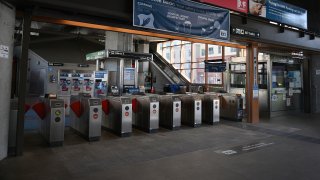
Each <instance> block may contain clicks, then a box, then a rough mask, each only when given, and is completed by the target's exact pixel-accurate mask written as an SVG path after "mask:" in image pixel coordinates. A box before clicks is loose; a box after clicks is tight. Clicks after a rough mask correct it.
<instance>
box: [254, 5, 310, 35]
mask: <svg viewBox="0 0 320 180" xmlns="http://www.w3.org/2000/svg"><path fill="white" fill-rule="evenodd" d="M249 12H250V14H252V15H256V16H260V17H264V18H267V19H269V20H271V21H275V22H279V23H283V24H287V25H290V26H294V27H297V28H302V29H308V11H307V10H305V9H302V8H300V7H297V6H294V5H291V4H288V3H285V2H282V1H280V0H250V1H249Z"/></svg>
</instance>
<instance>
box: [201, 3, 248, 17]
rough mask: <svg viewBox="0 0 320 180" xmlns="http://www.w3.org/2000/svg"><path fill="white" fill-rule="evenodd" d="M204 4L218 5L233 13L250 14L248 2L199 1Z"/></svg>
mask: <svg viewBox="0 0 320 180" xmlns="http://www.w3.org/2000/svg"><path fill="white" fill-rule="evenodd" d="M198 1H200V2H203V3H208V4H212V5H217V6H220V7H224V8H227V9H230V10H233V11H237V12H241V13H246V14H247V13H248V0H228V1H226V0H198Z"/></svg>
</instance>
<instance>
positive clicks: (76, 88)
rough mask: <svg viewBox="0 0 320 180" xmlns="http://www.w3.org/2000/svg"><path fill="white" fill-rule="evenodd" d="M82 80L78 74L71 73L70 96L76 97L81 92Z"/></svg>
mask: <svg viewBox="0 0 320 180" xmlns="http://www.w3.org/2000/svg"><path fill="white" fill-rule="evenodd" d="M82 86H83V78H82V77H81V74H80V73H72V75H71V95H78V94H79V93H81V92H82V88H83V87H82Z"/></svg>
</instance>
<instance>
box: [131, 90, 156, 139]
mask: <svg viewBox="0 0 320 180" xmlns="http://www.w3.org/2000/svg"><path fill="white" fill-rule="evenodd" d="M136 103H137V104H136V113H134V116H135V120H136V122H135V123H136V124H134V126H135V127H136V128H138V129H141V130H143V131H146V132H148V133H154V132H157V131H158V129H159V98H158V97H157V96H139V97H136Z"/></svg>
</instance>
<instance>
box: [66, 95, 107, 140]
mask: <svg viewBox="0 0 320 180" xmlns="http://www.w3.org/2000/svg"><path fill="white" fill-rule="evenodd" d="M70 108H71V110H72V111H70V125H71V128H72V129H73V130H75V132H77V133H78V134H79V135H81V136H82V137H84V138H86V139H87V140H88V141H97V140H99V139H100V136H101V118H102V107H101V100H100V99H98V98H91V95H90V94H84V93H80V94H79V95H78V96H71V100H70Z"/></svg>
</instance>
